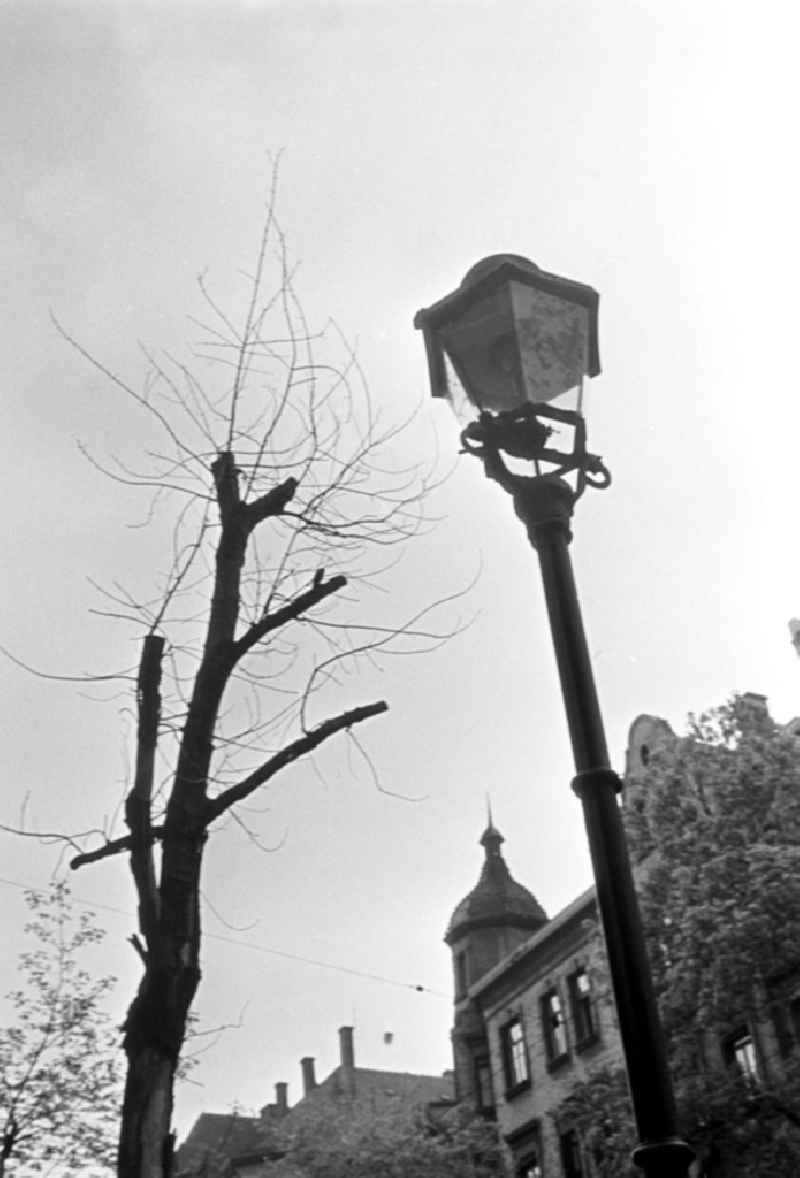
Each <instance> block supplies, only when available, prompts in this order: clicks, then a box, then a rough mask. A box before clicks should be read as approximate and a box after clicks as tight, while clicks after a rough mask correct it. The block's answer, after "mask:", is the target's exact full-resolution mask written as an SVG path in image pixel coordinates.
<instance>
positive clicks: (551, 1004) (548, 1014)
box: [542, 990, 567, 1065]
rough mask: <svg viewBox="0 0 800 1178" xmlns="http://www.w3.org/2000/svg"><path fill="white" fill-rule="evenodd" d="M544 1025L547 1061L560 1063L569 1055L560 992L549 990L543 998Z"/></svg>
mask: <svg viewBox="0 0 800 1178" xmlns="http://www.w3.org/2000/svg"><path fill="white" fill-rule="evenodd" d="M542 1025H543V1027H544V1042H545V1047H546V1049H547V1061H548V1063H549V1064H551V1065H552V1064H556V1063H559V1062H560V1061H561V1060H562V1059H566V1055H567V1027H566V1024H565V1022H564V1010H563V1007H562V1005H561V998H560V997H559V994H558V990H548V991H547V993H546V994H545V995H543V997H542Z"/></svg>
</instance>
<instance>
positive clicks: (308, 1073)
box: [300, 1055, 317, 1096]
mask: <svg viewBox="0 0 800 1178" xmlns="http://www.w3.org/2000/svg"><path fill="white" fill-rule="evenodd" d="M300 1069H301V1071H302V1073H303V1096H308V1094H309V1092H313V1091H314V1089H315V1088H316V1086H317V1081H316V1080H315V1079H314V1059H313V1056H311V1055H304V1056H303V1058H302V1059H301V1060H300Z"/></svg>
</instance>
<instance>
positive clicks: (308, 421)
mask: <svg viewBox="0 0 800 1178" xmlns="http://www.w3.org/2000/svg"><path fill="white" fill-rule="evenodd" d="M293 279H294V275H293V273H292V270H291V268H290V266H289V263H288V259H287V251H286V245H285V241H284V237H283V234H282V231H281V228H280V226H279V224H278V221H277V218H276V214H275V183H274V177H273V184H272V190H271V193H270V196H269V199H268V202H267V209H266V216H265V221H264V226H263V232H262V234H261V238H260V243H259V247H258V252H257V257H256V265H255V269H254V272H253V274H252V275H250V276H249V277H248V278H247V295H246V299H245V304H246V305H245V308H244V313H243V316H242V322H241V325H239V324H238V323H237V322H235V321H234V318H232V317H229V315H228V314H227V312H226V311H225V310H223V308H222V307H221V306H220V305H219V304H218V302H217V300H216V299H215V297H214V295H213V293H212V292H211V290H210V289H209V287H208V285H207V283H206V280H205V278H201V279H200V280H199V288H200V293H201V295H202V300H203V305H204V307H205V315H204V318H203V319H202V321H201V320H195V326H196V328H197V330H198V331H199V332H201V333H202V337H203V338H202V342H201V343H200V344H199V345H198V346H197V348H196V350H195V353H194V355H193V358H192V360H191V362H190V363H184V362H183V361H182V360H180V359H177V358H175V357H173V356H171V355H167V354H163V355H162V354H158V355H157V354H155V353H153V352H146V353H145V356H146V360H147V365H148V376H147V380H146V383H145V386H144V388H143V389H142V390H140V389H139V388H136V387H134V386H133V385H132V384H130V383H128V382H126V381H125V380H123V378H122V377H121V376H120V375H119V374H118V373H117V372H114V371H112V370H110V369H109V368H107V367H106V366H104V365H103V364H102V363H101V361H99V360H98V359H97V358H96V357H95V356H94V355H93V354H92V353H91V352H90V351H89V350H87V349H86V348H85V347H84V346H83V344H81V343H79V342H78V341H77V340H75V339H74V338H73V337H72V336H71V335H70V334H69V333H68V332H67V330H66V329H65V328H64V327H62V326H61V325H60V324H57V326H58V329H59V331H60V332H61V334H62V336H63V337H64V338H65V339H66V340H67V341H68V342H69V343H70V344H71V345H72V346H73V347H74V348H76V349H77V350H78V351H79V352H80V353H81V355H82V356H83V357H84V358H85V359H86V360H87V361H88V362H89V363H90V364H92V365H93V366H94V368H95V369H98V370H99V371H100V372H102V373H103V374H104V375H105V376H106V377H107V378H108V380H109V381H110V382H111V383H112V385H114V386H116V387H117V389H119V390H121V392H122V393H124V394H125V396H126V397H128V398H131V399H132V400H133V402H135V404H136V405H138V406H139V408H140V409H141V411H142V414H144V415H145V417H146V419H147V420H148V423H149V425H150V426H152V427H153V431H154V439H153V441H152V443H151V445H150V446H149V448H148V451H147V458H146V465H145V466H138V465H131V464H129V463H127V462H123V461H122V460H114V461H108V462H103V461H101V460H100V459H99V458H98V457H97V456H96V455H94V454H90V453H89V451H88V450H86V449H84V452H85V453H86V455H87V457H88V458H89V461H91V462H92V463H93V464H94V465H95V466H96V467H97V468H98V469H99V470H102V471H103V472H104V473H105V474H107V475H108V476H110V477H111V478H112V479H114V480H116V481H117V482H119V483H123V484H125V485H128V486H133V487H137V488H141V489H142V490H143V491H145V492H147V493H148V495H149V496H150V505H149V513H148V519H149V518H152V517H154V516H156V515H157V514H158V513H159V512H161V511H163V510H164V509H165V508H167V509H171V510H172V511H173V513H174V515H173V518H174V531H173V533H172V556H171V567H170V568H169V572H168V575H166V577H165V579H164V581H163V584H162V585H161V587H160V591H159V592H157V593H155V594H154V595H153V598H152V600H147V601H142V600H140V599H139V598H138V597H137V596H135V595H134V594H132V593H131V592H128V591H126V590H124V589H122V588H120V587H119V586H118V585H115V586H113V587H112V588H106V589H104V590H103V592H104V594H105V604H104V611H103V612H107V613H109V614H111V615H113V616H114V617H116V618H119V619H120V620H121V621H124V622H127V623H131V624H133V625H134V626H135V627H136V628H137V629H138V631H139V633H140V634H143V641H142V646H141V658H140V661H139V666H138V674H137V675H136V677H135V690H136V704H137V724H136V754H135V772H134V774H133V780H132V786H131V788H130V792H129V793H128V795H127V798H126V801H125V805H124V820H125V823H126V825H127V833H125V834H124V835H121V836H119V837H114V832H113V831H105V832H104V834H103V837H102V840H101V841H100V843H99V845H98V843H97V840H96V839H95V844H94V845H89V846H86V845H83V844H82V846H81V851H80V853H79V854H78V855H76V856H75V858H73V860H72V867H73V868H78V867H82V866H84V865H86V864H89V863H92V862H95V861H97V860H99V859H103V858H106V857H108V856H110V855H115V854H119V853H126V854H128V855H129V857H130V866H131V871H132V874H133V879H134V884H135V888H136V893H137V898H138V919H139V933H138V935H136V936H134V937H132V938H131V940H132V943H133V944H134V947H135V948H136V950H137V952H138V954H139V956H140V958H141V963H142V976H141V981H140V985H139V988H138V993H137V994H136V996H135V998H134V1000H133V1002H132V1003H131V1006H130V1009H129V1011H128V1015H127V1019H126V1022H125V1027H124V1049H125V1053H126V1056H127V1080H126V1086H125V1096H124V1106H123V1112H122V1126H121V1133H120V1143H119V1161H118V1166H119V1174H120V1175H121V1176H122V1178H162V1176H163V1175H167V1174H168V1173H169V1170H170V1164H171V1163H170V1158H171V1141H172V1137H171V1114H172V1104H173V1084H174V1080H175V1075H176V1068H177V1066H178V1060H179V1056H180V1052H181V1047H182V1044H183V1042H184V1038H185V1035H186V1028H187V1017H188V1015H189V1011H190V1008H191V1005H192V1000H193V998H194V995H195V991H196V989H197V986H198V982H199V980H200V967H199V951H200V936H201V925H200V882H201V867H202V862H203V853H204V848H205V845H206V840H207V838H208V835H209V829H210V828H211V827H212V826H213V825H215V824H217V823H220V822H221V821H236V822H239V823H241V824H243V823H244V819H243V818H242V816H241V813H239V814H237V813H236V811H235V810H234V809H233V807H234V806H235V805H236V804H237V803H241V802H243V801H244V800H245V799H247V798H248V797H250V795H252V794H253V793H254V791H256V790H258V789H259V788H260V787H262V786H264V785H265V784H266V783H267V782H269V781H270V780H271V779H272V778H273V777H274V776H275V775H276V774H277V773H278V772H279V771H280V770H282V769H284V768H285V767H287V766H289V765H291V764H292V763H293V762H294V761H296V760H297V759H298V758H300V757H304V756H307V755H309V754H312V753H314V751H315V750H317V749H319V748H320V746H322V745H323V744H324V743H325V742H326V741H329V740H330V739H331V738H332V737H334V736H337V735H338V734H341V735H342V736H343V737H344V738H346V739H348V740H349V741H350V742H351V743H352V746H353V748H354V749H355V750H357V751H358V754H359V755H360V756H363V757H364V758H365V763H366V764H367V765H368V766H369V768H370V771H372V764H371V761H370V760H369V758H368V756H367V754H366V752H365V751H364V750H363V748H362V746H361V744H360V742H359V740H358V738H357V736H356V733H355V731H354V730H355V729H356V728H357V726H358V725H360V724H362V723H363V722H364V721H366V720H369V719H371V718H372V717H375V716H378V715H380V714H381V713H383V712H385V711H386V710H387V704H386V702H385V701H384V700H380V699H378V700H371V701H369V702H359V701H358V700H357V699H353V698H352V697H353V689H354V687H355V688H357V686H358V680H357V677H356V675H354V674H353V672H354V671H357V669H358V667H359V665H361V664H362V663H363V661H364V660H376V659H379V658H380V657H381V656H382V655H385V654H391V653H400V652H402V653H406V652H408V651H410V650H417V649H421V648H430V647H432V646H434V645H436V644H437V643H438V642H439V641H440V636H439V635H438V634H436V633H433V632H432V631H431V629H430V627H429V624H428V621H427V619H428V618H429V616H430V611H431V609H432V608H435V606H436V605H437V604H441V603H428V605H427V607H426V608H425V609H423V610H421V611H420V612H419V613H418V614H417V615H416V616H415V617H411V618H406V619H403V620H399V619H395V620H394V621H391V622H389V623H387V624H384V625H373V624H371V623H370V622H369V621H368V620H367V618H366V617H365V616H364V605H363V600H364V597H365V595H366V594H367V593H368V591H369V589H370V587H374V586H376V585H378V584H379V583H380V574H381V573H382V572H386V571H387V570H388V569H389V568H391V567H392V565H393V564H394V562H395V561H396V559H397V554H396V546H397V545H398V544H402V542H403V541H405V540H406V539H408V538H409V537H411V536H413V535H414V534H415V533H416V532H417V531H418V530H419V528H420V526H421V524H422V523H423V512H422V501H423V498H424V495H425V493H426V491H427V490H428V489H429V487H430V483H431V477H430V472H423V471H421V470H420V469H419V468H417V467H408V465H407V464H406V465H405V466H404V464H403V462H402V461H399V460H398V446H397V439H398V437H399V434H400V432H401V428H402V427H401V426H398V425H396V424H385V423H384V422H383V419H382V416H381V414H379V413H376V412H375V411H374V409H373V406H372V405H371V403H370V398H369V395H368V390H367V388H366V384H365V382H364V379H363V376H362V373H361V371H360V369H359V365H358V363H357V360H356V356H355V354H354V352H353V350H352V349H350V348H349V347H348V346H347V344H346V343H345V341H344V339H343V338H342V336H341V335H340V333H338V331H337V330H336V328H335V326H334V325H332V324H328V325H327V327H326V328H325V329H324V330H323V331H320V332H316V333H312V332H311V331H310V330H309V328H308V326H307V323H306V320H305V317H304V314H303V311H302V308H301V306H300V303H299V300H298V298H297V296H296V293H295V286H294V281H293ZM332 347H333V349H334V351H335V353H337V354H338V356H339V357H342V356H343V357H344V359H343V361H342V362H336V361H335V360H333V359H331V358H330V356H331V348H332ZM385 598H386V595H384V599H385ZM348 676H349V680H348Z"/></svg>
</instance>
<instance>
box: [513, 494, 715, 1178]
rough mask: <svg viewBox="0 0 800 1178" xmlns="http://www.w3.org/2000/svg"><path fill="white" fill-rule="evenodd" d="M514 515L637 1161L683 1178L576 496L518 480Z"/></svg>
mask: <svg viewBox="0 0 800 1178" xmlns="http://www.w3.org/2000/svg"><path fill="white" fill-rule="evenodd" d="M513 495H514V508H515V510H516V512H517V515H518V516H519V518H520V519H521V520H522V522H523V523H524V524H525V526H526V528H527V530H528V536H529V538H530V540H531V543H532V544H533V546H534V547H535V548H536V551H537V553H538V556H539V564H540V566H541V570H542V581H543V583H544V593H545V600H546V602H547V614H548V617H549V619H550V629H551V632H552V635H553V645H554V647H555V653H556V661H557V663H558V672H559V677H560V679H561V691H562V694H563V696H564V704H565V707H566V712H567V723H568V726H569V734H570V740H571V742H572V751H573V756H574V759H575V769H576V777H575V780H574V782H573V788H574V790H575V792H576V794H577V795H578V797H579V798H580V800H581V803H582V805H583V817H584V822H585V824H586V833H587V836H588V840H589V849H590V852H591V857H592V865H593V868H594V877H595V883H596V885H597V903H598V907H599V909H600V917H601V920H602V923H603V932H604V934H605V942H606V952H607V954H608V962H609V968H610V970H611V979H612V984H613V987H614V997H615V1000H616V1006H617V1015H618V1018H619V1027H620V1033H621V1036H622V1047H623V1051H624V1053H625V1062H626V1065H627V1070H628V1081H629V1084H630V1090H631V1098H632V1101H633V1108H634V1113H635V1116H636V1127H637V1130H638V1133H639V1145H638V1146H637V1147H636V1149H635V1150H634V1154H633V1160H634V1162H635V1163H636V1165H637V1166H639V1167H640V1168H641V1169H642V1170H643V1171H644V1172H645V1174H646V1175H647V1178H686V1175H687V1174H688V1169H689V1165H690V1163H691V1161H692V1158H693V1157H694V1154H693V1151H692V1150H691V1148H690V1147H689V1146H688V1145H687V1144H686V1142H685V1141H683V1140H682V1139H681V1138H680V1137H679V1136H678V1130H677V1120H676V1113H675V1097H674V1094H673V1090H672V1082H671V1080H670V1075H669V1070H668V1068H667V1057H666V1049H665V1044H664V1036H663V1033H662V1030H661V1023H660V1020H659V1016H658V1008H657V1006H656V1000H655V994H654V992H653V983H652V979H651V976H650V963H649V961H648V958H647V951H646V949H645V943H644V934H643V930H642V923H641V917H640V915H639V906H638V903H637V900H636V892H635V889H634V883H633V873H632V871H631V865H630V859H629V856H628V848H627V845H626V841H625V833H624V830H623V826H622V817H621V815H620V811H619V806H618V804H617V794H618V792H619V790H620V789H621V782H620V779H619V777H618V776H617V774H616V773H615V772H614V771H613V770H612V769H611V767H610V765H609V760H608V749H607V747H606V738H605V732H604V730H603V719H602V716H601V714H600V705H599V702H598V699H597V690H596V688H595V683H594V675H593V673H592V666H591V661H590V658H589V649H588V646H587V643H586V636H585V634H584V630H583V621H582V618H581V608H580V603H579V601H578V594H577V590H576V587H575V578H574V575H573V571H572V561H571V559H570V554H569V542H570V539H571V538H572V536H571V532H570V519H571V517H572V509H573V505H574V500H575V496H574V493H573V491H572V488H571V487H570V486H569V484H568V483H566V482H565V481H564V480H563V479H559V478H554V477H547V476H545V477H541V478H531V479H526V478H517V479H514V487H513Z"/></svg>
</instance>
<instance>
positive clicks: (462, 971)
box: [456, 949, 469, 998]
mask: <svg viewBox="0 0 800 1178" xmlns="http://www.w3.org/2000/svg"><path fill="white" fill-rule="evenodd" d="M468 987H469V961H468V958H467V951H466V949H462V950H461V952H460V953H457V954H456V997H458V998H460V997H461V996H462V995H464V994H466V992H467V989H468Z"/></svg>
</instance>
